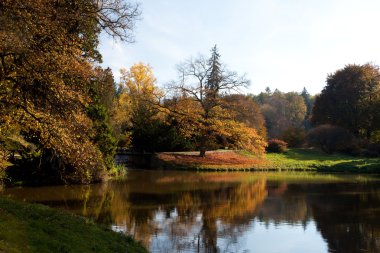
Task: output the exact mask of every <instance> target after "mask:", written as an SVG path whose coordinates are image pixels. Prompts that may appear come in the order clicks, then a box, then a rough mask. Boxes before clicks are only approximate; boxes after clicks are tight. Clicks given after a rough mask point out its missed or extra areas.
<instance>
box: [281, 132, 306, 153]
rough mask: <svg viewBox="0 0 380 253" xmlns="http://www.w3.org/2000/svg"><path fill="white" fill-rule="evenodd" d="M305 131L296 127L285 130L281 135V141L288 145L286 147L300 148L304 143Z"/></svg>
mask: <svg viewBox="0 0 380 253" xmlns="http://www.w3.org/2000/svg"><path fill="white" fill-rule="evenodd" d="M305 138H306V133H305V130H303V129H301V128H297V127H291V128H288V129H286V130H285V131H284V132H282V134H281V139H282V140H284V141H285V142H286V143H288V147H292V148H294V147H301V146H302V144H304V143H305Z"/></svg>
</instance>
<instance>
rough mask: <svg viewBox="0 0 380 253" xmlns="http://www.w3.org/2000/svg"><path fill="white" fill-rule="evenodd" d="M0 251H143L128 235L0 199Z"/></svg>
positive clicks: (66, 215)
mask: <svg viewBox="0 0 380 253" xmlns="http://www.w3.org/2000/svg"><path fill="white" fill-rule="evenodd" d="M0 252H7V253H18V252H20V253H21V252H22V253H27V252H38V253H44V252H46V253H48V252H62V253H63V252H65V253H68V252H78V253H82V252H97V253H99V252H104V253H105V252H112V253H115V252H120V253H121V252H122V253H125V252H147V251H146V250H145V249H144V248H143V247H142V246H141V245H140V244H139V243H136V242H135V241H134V240H133V239H132V238H129V237H126V236H124V235H122V234H118V233H115V232H113V231H111V230H109V229H107V228H103V227H100V226H98V225H96V224H94V223H93V222H91V221H89V220H87V219H85V218H82V217H79V216H75V215H72V214H69V213H64V212H59V211H56V210H54V209H51V208H49V207H46V206H42V205H34V204H26V203H22V202H15V201H13V200H9V199H6V198H0Z"/></svg>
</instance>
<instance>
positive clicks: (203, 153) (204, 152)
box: [199, 147, 206, 157]
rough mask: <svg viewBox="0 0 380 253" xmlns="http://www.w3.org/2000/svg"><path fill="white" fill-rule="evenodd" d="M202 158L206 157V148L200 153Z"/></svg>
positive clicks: (202, 148)
mask: <svg viewBox="0 0 380 253" xmlns="http://www.w3.org/2000/svg"><path fill="white" fill-rule="evenodd" d="M199 156H200V157H206V148H205V147H201V149H200V152H199Z"/></svg>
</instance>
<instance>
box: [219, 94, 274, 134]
mask: <svg viewBox="0 0 380 253" xmlns="http://www.w3.org/2000/svg"><path fill="white" fill-rule="evenodd" d="M222 99H223V104H222V107H223V108H226V109H228V110H229V111H230V112H231V114H232V115H231V116H232V117H233V119H234V120H236V121H238V122H241V123H244V124H245V125H246V126H247V127H250V128H254V129H256V130H257V132H258V134H259V135H260V136H262V137H264V138H265V137H266V134H267V131H266V127H265V119H264V116H263V114H262V113H261V110H260V106H259V105H258V104H257V103H256V102H255V101H254V99H253V97H252V96H246V95H241V94H231V95H227V96H223V98H222Z"/></svg>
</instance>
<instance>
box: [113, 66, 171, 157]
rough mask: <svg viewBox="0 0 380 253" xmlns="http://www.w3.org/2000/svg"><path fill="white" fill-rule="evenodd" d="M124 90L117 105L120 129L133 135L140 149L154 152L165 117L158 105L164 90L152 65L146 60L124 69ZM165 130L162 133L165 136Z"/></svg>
mask: <svg viewBox="0 0 380 253" xmlns="http://www.w3.org/2000/svg"><path fill="white" fill-rule="evenodd" d="M121 87H122V91H121V94H120V96H119V99H118V101H117V106H116V107H115V114H116V115H115V117H116V122H115V123H116V124H118V125H119V126H118V127H117V129H119V130H120V131H121V133H122V134H123V135H122V136H129V137H130V138H131V145H132V147H133V148H134V149H136V150H139V151H154V150H155V146H157V145H159V140H158V138H159V137H160V134H159V133H158V132H160V131H161V129H162V127H163V125H164V122H163V121H164V119H165V116H164V115H163V114H162V113H161V111H160V110H161V107H160V106H159V104H160V100H161V99H162V97H163V92H162V91H161V90H160V89H159V88H158V87H157V85H156V78H155V77H154V74H153V71H152V68H151V67H150V66H149V65H147V64H143V63H138V64H135V65H133V66H132V67H131V68H130V69H129V70H125V69H124V70H122V71H121ZM163 134H164V133H162V134H161V135H163Z"/></svg>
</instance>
